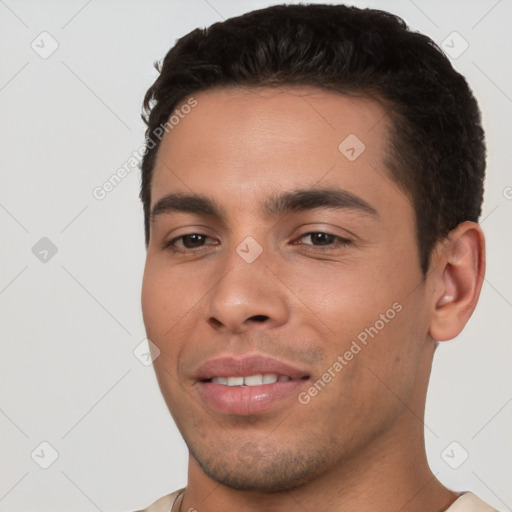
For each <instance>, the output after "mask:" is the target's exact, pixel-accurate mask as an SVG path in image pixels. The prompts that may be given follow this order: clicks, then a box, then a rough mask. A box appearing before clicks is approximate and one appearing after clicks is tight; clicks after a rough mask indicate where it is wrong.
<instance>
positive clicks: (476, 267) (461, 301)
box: [429, 221, 485, 341]
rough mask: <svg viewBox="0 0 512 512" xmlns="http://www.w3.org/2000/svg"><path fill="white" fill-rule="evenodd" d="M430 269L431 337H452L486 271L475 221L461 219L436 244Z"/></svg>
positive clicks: (472, 305) (466, 317) (470, 309)
mask: <svg viewBox="0 0 512 512" xmlns="http://www.w3.org/2000/svg"><path fill="white" fill-rule="evenodd" d="M436 251H437V266H436V267H435V269H434V270H433V271H432V275H431V276H430V277H431V279H432V280H433V281H434V282H433V286H432V290H433V292H432V310H431V321H430V330H429V334H430V336H431V337H432V338H433V339H435V340H437V341H446V340H451V339H453V338H455V337H456V336H457V335H458V334H459V333H460V332H461V331H462V329H463V328H464V326H465V325H466V323H467V322H468V320H469V318H470V317H471V315H472V314H473V311H474V310H475V307H476V304H477V302H478V298H479V296H480V290H481V288H482V283H483V279H484V273H485V238H484V234H483V232H482V230H481V228H480V226H479V225H478V224H477V223H475V222H469V221H467V222H463V223H461V224H459V225H458V226H457V227H456V228H455V229H454V230H453V231H451V232H450V233H449V235H448V236H447V237H446V239H445V240H443V241H442V242H440V243H439V244H438V246H437V247H436Z"/></svg>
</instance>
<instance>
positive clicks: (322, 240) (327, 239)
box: [298, 231, 352, 251]
mask: <svg viewBox="0 0 512 512" xmlns="http://www.w3.org/2000/svg"><path fill="white" fill-rule="evenodd" d="M307 238H309V239H310V240H311V243H305V244H304V243H301V244H298V245H306V246H310V247H314V248H315V250H319V251H334V250H337V249H340V248H342V247H346V246H348V245H350V244H351V243H352V242H351V241H350V240H349V239H348V238H343V237H341V236H338V235H333V234H332V233H324V232H323V231H312V232H309V233H305V234H303V235H302V236H301V237H300V238H299V240H303V239H307Z"/></svg>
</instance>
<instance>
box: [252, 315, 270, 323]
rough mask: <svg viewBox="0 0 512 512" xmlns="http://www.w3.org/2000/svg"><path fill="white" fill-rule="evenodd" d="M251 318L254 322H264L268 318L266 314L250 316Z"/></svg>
mask: <svg viewBox="0 0 512 512" xmlns="http://www.w3.org/2000/svg"><path fill="white" fill-rule="evenodd" d="M250 319H251V320H255V321H256V322H265V321H266V320H267V319H268V316H265V315H254V316H251V318H250Z"/></svg>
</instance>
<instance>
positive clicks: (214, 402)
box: [196, 355, 310, 416]
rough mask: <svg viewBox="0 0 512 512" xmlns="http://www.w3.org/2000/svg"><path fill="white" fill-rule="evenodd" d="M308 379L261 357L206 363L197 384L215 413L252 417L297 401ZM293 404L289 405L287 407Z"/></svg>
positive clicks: (278, 362)
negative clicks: (293, 399) (286, 401)
mask: <svg viewBox="0 0 512 512" xmlns="http://www.w3.org/2000/svg"><path fill="white" fill-rule="evenodd" d="M309 379H310V374H309V373H308V372H307V371H304V370H301V369H299V368H296V367H294V366H292V365H290V364H288V363H284V362H282V361H278V360H276V359H273V358H268V357H265V356H261V355H255V356H246V357H244V358H235V357H222V358H217V359H214V360H211V361H208V362H207V363H206V364H205V365H203V366H201V368H200V369H199V371H198V373H197V375H196V380H197V385H198V388H199V392H200V396H201V399H202V400H203V401H204V402H205V404H206V405H208V406H209V407H210V408H212V409H214V410H216V411H217V412H220V413H224V414H232V415H233V414H234V415H242V416H248V415H254V414H258V413H262V412H264V411H268V410H269V409H271V408H274V407H275V406H277V405H278V404H279V405H280V406H281V408H280V409H279V410H282V406H283V405H284V403H283V402H284V401H285V400H287V399H288V401H290V398H292V397H294V398H295V397H296V396H297V395H298V393H299V392H300V389H301V388H302V387H304V386H305V385H306V382H307V381H308V380H309ZM291 404H293V401H290V405H291Z"/></svg>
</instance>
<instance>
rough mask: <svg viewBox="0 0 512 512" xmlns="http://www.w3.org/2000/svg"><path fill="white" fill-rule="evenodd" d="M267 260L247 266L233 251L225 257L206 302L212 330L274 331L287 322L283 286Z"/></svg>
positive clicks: (208, 320)
mask: <svg viewBox="0 0 512 512" xmlns="http://www.w3.org/2000/svg"><path fill="white" fill-rule="evenodd" d="M266 260H267V258H265V257H264V256H263V255H261V256H260V257H259V258H257V259H256V260H255V261H253V262H252V263H247V262H246V261H244V260H243V259H242V258H241V257H240V256H239V254H237V253H236V251H233V252H232V254H230V256H229V258H226V260H225V261H224V266H223V268H222V270H223V272H222V274H221V276H222V277H220V278H218V281H217V283H216V285H215V286H214V288H213V290H212V292H211V293H210V294H208V297H207V301H206V302H205V311H204V313H205V316H206V321H207V322H208V323H209V325H210V326H211V327H212V328H214V329H215V330H217V331H222V330H225V331H230V332H232V333H241V332H244V331H246V330H250V329H270V328H275V327H279V326H281V325H283V324H284V323H286V322H287V320H288V316H289V303H288V298H287V294H286V291H287V289H286V286H285V285H284V284H283V282H282V281H281V280H280V279H279V278H278V271H277V270H276V269H272V270H271V269H270V268H269V267H268V265H267V262H266Z"/></svg>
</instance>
